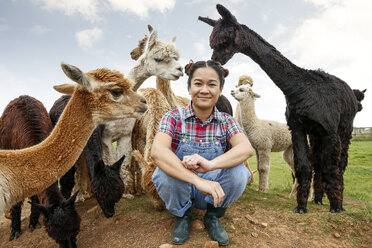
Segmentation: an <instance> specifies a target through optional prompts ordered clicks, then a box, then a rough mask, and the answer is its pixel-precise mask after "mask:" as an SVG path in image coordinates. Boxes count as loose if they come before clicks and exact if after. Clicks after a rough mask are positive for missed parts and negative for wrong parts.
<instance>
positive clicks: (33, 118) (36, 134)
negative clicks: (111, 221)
mask: <svg viewBox="0 0 372 248" xmlns="http://www.w3.org/2000/svg"><path fill="white" fill-rule="evenodd" d="M52 128H53V126H52V123H51V120H50V118H49V115H48V112H47V111H46V109H45V107H44V105H43V104H42V103H41V102H40V101H38V100H36V99H35V98H33V97H30V96H20V97H18V98H16V99H14V100H13V101H11V102H10V103H9V104H8V106H7V107H6V108H5V110H4V112H3V115H2V117H1V125H0V147H1V149H22V148H27V147H30V146H33V145H36V144H38V143H40V142H41V141H42V140H44V139H45V138H46V137H48V135H49V133H50V132H51V131H52ZM73 199H75V198H74V197H73ZM31 201H32V203H39V202H41V203H42V204H44V205H46V206H49V207H50V206H51V205H53V206H54V207H55V208H54V209H56V208H58V209H60V211H48V212H45V213H44V212H43V211H42V213H44V215H45V219H44V225H45V229H46V231H47V233H48V235H49V236H50V237H52V238H53V239H54V240H55V241H56V242H57V243H59V244H62V243H63V242H71V243H73V244H75V243H76V236H77V234H78V233H79V230H80V217H79V215H78V214H77V212H76V210H75V207H74V202H73V201H72V203H71V204H68V203H67V202H69V200H68V201H67V202H66V200H65V198H64V197H63V196H62V194H61V191H60V190H59V189H58V186H57V183H53V184H52V185H51V186H50V187H48V188H47V189H45V190H43V191H42V192H41V193H38V194H37V196H35V195H34V196H32V197H31ZM22 204H23V201H20V202H18V203H17V204H15V205H14V206H13V207H12V208H11V217H12V219H11V229H12V230H11V233H10V236H9V240H10V241H11V240H13V239H14V238H16V239H17V238H18V237H19V236H20V235H21V233H22V231H21V211H22ZM39 215H40V208H39V207H38V206H35V205H31V214H30V224H29V230H30V232H32V231H33V230H34V229H36V228H40V227H41V225H40V223H39V220H38V219H39ZM46 219H49V220H50V221H45V220H46ZM56 220H58V221H57V222H56ZM61 221H62V222H61ZM60 222H61V223H60ZM57 227H58V228H57ZM60 230H62V231H63V234H62V232H60ZM53 234H55V235H53ZM60 247H64V246H62V245H61V246H60Z"/></svg>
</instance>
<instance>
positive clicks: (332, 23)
mask: <svg viewBox="0 0 372 248" xmlns="http://www.w3.org/2000/svg"><path fill="white" fill-rule="evenodd" d="M217 3H220V4H222V5H224V6H225V7H226V8H228V9H229V10H230V11H231V12H232V14H233V15H235V16H236V18H237V20H238V22H240V23H241V24H245V25H246V26H248V27H249V28H250V29H252V30H254V31H255V32H257V33H258V34H259V35H260V36H262V37H263V38H264V39H265V40H267V41H268V42H269V43H270V44H272V45H273V46H274V47H276V48H277V50H279V51H280V52H281V53H282V54H283V55H284V56H285V57H286V58H288V59H289V60H290V61H292V62H293V63H294V64H296V65H297V66H299V67H302V68H305V69H322V70H324V71H326V72H328V73H330V74H333V75H335V76H337V77H339V78H341V79H342V80H344V81H345V82H347V83H348V84H349V85H350V87H351V88H352V89H360V90H363V89H367V92H366V96H365V99H364V101H363V102H362V105H363V110H362V111H361V112H359V113H358V114H357V115H356V117H355V119H354V126H355V127H371V126H372V88H371V87H369V85H370V84H371V83H372V73H371V71H372V63H371V58H372V27H371V23H372V15H371V12H372V1H370V0H353V1H350V0H281V1H278V0H229V1H222V0H221V1H213V0H189V1H179V0H156V1H153V0H135V1H134V0H79V1H76V0H1V2H0V78H1V80H0V114H1V113H2V112H3V110H4V108H5V107H6V105H7V104H8V103H9V102H10V101H11V100H13V99H15V98H17V97H18V96H20V95H30V96H33V97H35V98H36V99H38V100H40V101H41V102H42V103H43V104H44V105H45V107H46V109H47V110H48V111H49V109H50V108H51V106H52V105H53V103H54V101H55V100H57V99H58V98H59V97H60V93H58V92H56V91H54V89H53V85H57V84H62V83H70V82H71V81H70V80H69V79H68V78H67V77H66V76H65V75H64V73H63V72H62V69H61V67H60V64H61V62H65V63H68V64H72V65H75V66H77V67H79V68H80V69H81V70H82V71H85V72H87V71H90V70H93V69H96V68H101V67H106V68H109V69H115V70H119V71H121V72H122V73H123V74H124V75H127V74H128V72H129V71H130V69H131V68H132V67H134V66H135V64H136V62H135V61H133V60H132V59H131V58H130V51H131V50H132V49H133V48H135V47H136V46H137V43H138V40H139V39H141V38H143V37H144V35H145V34H147V33H148V30H147V25H148V24H151V25H152V26H153V28H154V30H156V31H158V38H159V39H161V40H165V41H168V42H171V40H172V38H173V37H174V36H176V37H177V38H176V46H177V47H178V49H179V52H180V63H181V65H182V66H184V65H185V64H187V63H188V61H189V60H190V59H193V60H194V61H198V60H208V59H210V57H211V55H212V50H211V49H210V47H209V35H210V33H211V30H212V27H211V26H209V25H207V24H205V23H203V22H201V21H198V16H204V17H205V16H208V17H210V18H213V19H218V18H219V17H220V16H219V14H218V12H217V10H216V4H217ZM225 68H227V69H229V71H230V74H229V76H228V77H227V78H226V81H225V87H224V90H223V94H224V95H225V96H226V97H228V99H229V100H230V102H231V104H232V105H233V108H234V109H235V106H236V104H237V101H236V100H235V99H234V98H233V97H232V96H231V94H230V92H231V90H232V89H234V88H235V85H237V83H238V79H239V77H240V76H241V75H249V76H251V77H252V78H253V81H254V85H253V90H254V91H255V92H256V93H257V94H259V95H261V98H259V99H257V100H256V115H257V117H258V118H260V119H266V120H275V121H279V122H282V123H285V122H286V120H285V115H284V113H285V106H286V104H285V99H284V95H283V93H282V92H281V91H280V90H279V88H278V87H277V86H276V85H275V84H274V83H273V82H272V81H271V79H270V78H269V77H268V76H267V75H266V74H265V72H264V71H263V70H262V69H261V68H260V67H259V66H258V65H257V64H256V63H255V62H253V61H252V60H251V59H250V58H249V57H248V56H246V55H243V54H235V55H234V57H233V58H232V59H231V60H230V61H229V62H228V63H227V64H226V65H225ZM370 70H371V71H370ZM186 82H187V77H186V76H183V77H181V78H180V79H179V80H177V81H172V82H171V83H172V89H173V91H174V92H175V94H176V95H180V96H184V97H188V98H189V95H188V92H187V85H186ZM142 87H155V78H154V77H152V78H149V79H148V80H147V81H146V82H145V83H144V84H143V86H142Z"/></svg>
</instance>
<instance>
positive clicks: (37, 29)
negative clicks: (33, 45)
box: [30, 25, 50, 34]
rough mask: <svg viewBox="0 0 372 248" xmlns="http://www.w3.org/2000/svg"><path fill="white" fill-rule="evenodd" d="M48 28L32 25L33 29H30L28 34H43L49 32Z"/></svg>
mask: <svg viewBox="0 0 372 248" xmlns="http://www.w3.org/2000/svg"><path fill="white" fill-rule="evenodd" d="M49 30H50V29H49V28H47V27H44V26H42V25H34V26H33V27H31V28H30V33H32V34H45V33H47V32H49Z"/></svg>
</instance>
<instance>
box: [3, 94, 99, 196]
mask: <svg viewBox="0 0 372 248" xmlns="http://www.w3.org/2000/svg"><path fill="white" fill-rule="evenodd" d="M84 94H85V93H84V92H79V91H77V90H75V93H74V95H73V96H72V97H71V99H70V101H69V103H68V104H67V106H66V108H65V110H64V112H63V113H62V115H61V117H60V119H59V121H58V122H57V125H56V126H55V127H54V129H53V131H52V133H51V134H50V135H49V136H48V137H47V138H46V139H45V140H44V141H43V142H42V143H40V144H38V145H35V146H33V147H30V148H26V149H22V150H13V151H0V168H1V167H2V168H7V167H9V166H12V168H10V170H11V171H12V172H13V173H14V174H13V176H14V182H15V184H16V186H18V187H21V188H18V189H17V190H21V191H22V193H21V195H22V196H21V197H23V198H22V199H24V198H26V197H28V196H31V195H34V194H37V193H39V192H41V191H42V190H44V189H45V188H46V187H48V186H49V185H51V184H52V183H54V182H55V181H56V180H57V179H58V178H60V177H61V176H63V175H64V174H65V173H66V172H67V171H68V170H69V169H70V168H71V167H72V166H73V165H74V163H75V161H76V160H77V159H78V157H79V156H80V154H81V152H82V150H83V148H84V146H85V144H86V143H87V140H88V139H89V136H90V135H91V133H92V131H93V130H94V127H95V125H94V123H93V118H92V113H91V110H90V109H89V106H88V104H87V103H88V99H86V97H84ZM6 153H12V154H11V155H10V156H11V157H12V158H15V160H12V161H11V162H8V161H6V159H4V156H3V155H6ZM14 161H16V163H18V164H17V165H16V166H15V165H14V164H10V163H14ZM8 164H9V165H8ZM16 197H19V195H17V196H15V198H16ZM18 200H21V199H18Z"/></svg>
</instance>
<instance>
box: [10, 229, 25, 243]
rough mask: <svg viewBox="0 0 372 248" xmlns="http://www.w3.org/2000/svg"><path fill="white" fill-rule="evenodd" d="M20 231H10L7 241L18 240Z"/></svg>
mask: <svg viewBox="0 0 372 248" xmlns="http://www.w3.org/2000/svg"><path fill="white" fill-rule="evenodd" d="M21 234H22V231H12V232H11V233H10V236H9V241H12V240H13V239H14V238H15V239H18V238H19V236H21Z"/></svg>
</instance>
